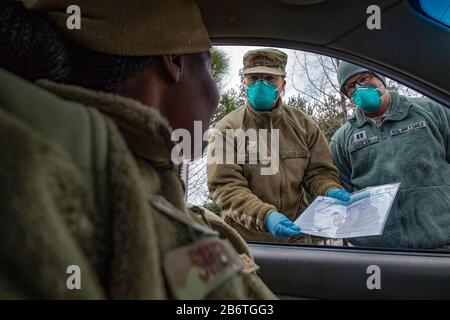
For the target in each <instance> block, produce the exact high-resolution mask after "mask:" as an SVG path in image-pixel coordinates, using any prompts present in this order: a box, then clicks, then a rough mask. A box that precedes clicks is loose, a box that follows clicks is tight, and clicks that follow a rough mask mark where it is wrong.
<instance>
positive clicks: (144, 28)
mask: <svg viewBox="0 0 450 320" xmlns="http://www.w3.org/2000/svg"><path fill="white" fill-rule="evenodd" d="M24 3H25V6H26V7H27V8H29V9H35V10H41V11H43V12H45V13H47V14H48V15H49V16H50V17H51V19H52V20H53V21H54V22H55V23H56V24H57V26H58V27H59V29H60V30H61V31H62V32H63V33H64V34H65V35H66V36H67V37H68V38H69V39H70V40H72V41H73V42H75V43H77V44H79V45H81V46H84V47H87V48H89V49H92V50H94V51H98V52H102V53H107V54H113V55H123V56H153V55H162V54H188V53H198V52H203V51H208V50H209V49H210V48H211V43H210V41H209V37H208V33H207V31H206V29H205V26H204V24H203V21H202V18H201V15H200V11H199V9H198V7H197V5H196V3H195V2H194V1H193V0H96V1H93V0H24ZM72 5H76V6H78V7H79V8H80V16H81V29H79V30H77V29H73V30H69V28H68V27H67V23H68V19H69V18H70V17H71V16H73V15H74V13H75V12H76V11H72V8H74V7H71V8H69V7H70V6H72ZM68 9H69V10H68ZM68 12H69V13H68Z"/></svg>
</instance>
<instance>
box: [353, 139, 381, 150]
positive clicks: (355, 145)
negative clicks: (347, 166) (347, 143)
mask: <svg viewBox="0 0 450 320" xmlns="http://www.w3.org/2000/svg"><path fill="white" fill-rule="evenodd" d="M375 143H378V137H377V136H375V137H371V138H369V139H366V140H363V141H359V142H354V143H353V144H352V146H351V147H350V152H354V151H356V150H359V149H361V148H364V147H367V146H370V145H371V144H375Z"/></svg>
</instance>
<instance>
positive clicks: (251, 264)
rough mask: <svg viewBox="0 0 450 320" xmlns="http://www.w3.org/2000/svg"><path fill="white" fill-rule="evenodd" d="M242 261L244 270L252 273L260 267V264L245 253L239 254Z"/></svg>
mask: <svg viewBox="0 0 450 320" xmlns="http://www.w3.org/2000/svg"><path fill="white" fill-rule="evenodd" d="M239 257H240V258H241V262H242V272H244V273H252V272H254V271H256V270H258V269H259V266H258V265H257V264H256V263H255V261H253V259H251V258H250V257H249V256H248V255H247V254H245V253H243V254H241V255H239Z"/></svg>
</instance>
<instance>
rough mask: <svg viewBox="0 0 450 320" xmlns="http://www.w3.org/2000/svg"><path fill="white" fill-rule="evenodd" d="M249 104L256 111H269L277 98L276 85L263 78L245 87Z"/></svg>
mask: <svg viewBox="0 0 450 320" xmlns="http://www.w3.org/2000/svg"><path fill="white" fill-rule="evenodd" d="M247 97H248V101H249V102H250V105H251V106H252V107H253V109H255V110H256V111H269V110H271V109H272V107H273V105H274V104H275V101H276V100H277V87H275V86H274V85H273V84H272V83H270V82H269V81H265V80H258V81H255V82H253V83H252V84H249V85H248V87H247Z"/></svg>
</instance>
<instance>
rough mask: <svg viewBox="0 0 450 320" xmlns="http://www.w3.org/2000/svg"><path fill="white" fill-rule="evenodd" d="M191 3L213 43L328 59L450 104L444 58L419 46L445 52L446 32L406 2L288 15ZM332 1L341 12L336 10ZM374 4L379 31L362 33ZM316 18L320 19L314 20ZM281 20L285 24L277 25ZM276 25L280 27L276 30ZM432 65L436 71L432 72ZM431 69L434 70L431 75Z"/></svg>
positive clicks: (269, 7)
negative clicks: (298, 52)
mask: <svg viewBox="0 0 450 320" xmlns="http://www.w3.org/2000/svg"><path fill="white" fill-rule="evenodd" d="M197 1H198V3H199V6H200V9H201V11H202V15H203V19H204V21H205V25H206V27H207V29H208V32H209V33H210V37H211V39H212V41H213V43H214V44H217V45H260V46H272V47H273V46H277V47H282V48H290V49H296V50H304V51H309V52H314V53H319V54H325V55H329V56H333V57H336V58H340V59H344V60H348V61H351V62H354V63H357V64H363V65H365V66H367V67H368V68H372V69H373V70H374V71H377V72H380V73H382V74H384V75H386V76H388V77H389V78H391V79H394V80H396V81H398V82H400V83H402V84H404V85H406V86H409V87H411V88H412V89H415V90H417V91H419V92H421V93H423V94H424V95H427V96H429V97H431V98H434V99H435V100H437V101H438V102H441V103H442V104H444V105H447V106H449V105H450V98H449V95H450V81H448V74H450V59H445V57H444V56H445V55H444V54H441V55H435V56H433V59H428V57H429V56H428V55H427V54H428V53H427V50H426V49H427V48H426V46H422V43H428V44H429V45H430V46H433V45H434V46H440V47H442V48H443V51H444V52H450V41H447V43H445V41H443V40H444V39H447V40H448V35H449V33H448V32H447V33H445V31H444V30H443V29H439V28H438V27H436V26H435V25H433V24H431V23H429V22H427V21H426V20H425V19H422V18H421V17H420V15H419V14H416V13H415V11H414V10H413V9H412V8H411V7H410V6H409V4H408V3H407V1H402V0H390V1H389V0H378V1H374V0H368V1H366V0H361V1H358V2H357V4H358V5H356V3H355V2H354V1H352V3H353V5H352V6H350V7H349V8H350V9H348V7H345V5H347V6H348V5H349V3H350V2H349V1H348V0H342V1H330V0H328V1H325V2H322V3H319V4H316V5H311V6H288V7H290V10H289V11H291V12H290V13H289V14H288V13H286V12H287V11H286V8H284V7H282V6H287V5H284V4H280V3H279V2H278V1H276V0H258V1H256V0H248V1H239V0H216V1H214V3H212V1H209V0H197ZM337 2H339V3H341V4H342V7H343V8H347V9H343V8H341V7H340V6H336V3H337ZM256 3H260V6H259V7H258V6H256ZM374 3H375V4H377V5H379V6H380V8H381V10H382V29H381V30H373V31H369V30H368V29H367V28H366V19H367V17H368V16H369V15H368V14H367V13H366V8H367V6H368V5H371V4H374ZM255 6H256V8H258V10H255V12H256V13H255V15H252V14H251V12H252V11H251V8H254V7H255ZM280 6H281V7H280ZM333 10H334V11H333ZM336 10H338V11H336ZM330 12H331V13H330ZM230 15H231V16H232V17H233V15H236V16H237V17H234V18H233V19H235V20H236V21H234V20H233V19H231V22H230V21H227V19H229V17H230ZM396 15H399V16H401V17H402V19H403V20H404V22H403V21H397V20H398V19H396ZM245 16H248V17H249V18H248V20H249V21H247V22H246V23H242V21H241V20H245V19H242V17H245ZM318 16H322V18H323V19H321V20H320V21H315V20H314V19H316V18H317V17H318ZM335 16H339V17H340V18H339V19H338V20H337V21H334V22H333V21H332V20H330V19H332V18H333V17H335ZM296 17H298V19H299V18H300V17H302V18H303V19H304V20H303V22H302V23H301V24H296V21H297V20H298V19H296ZM308 17H310V18H309V19H308ZM347 18H348V19H347ZM282 19H285V20H289V19H290V21H283V22H282V23H281V22H279V21H280V20H282ZM316 20H317V19H316ZM262 21H271V23H270V24H269V27H265V28H263V29H258V27H260V26H264V23H263V22H262ZM277 21H278V22H277ZM323 21H327V22H326V23H324V22H323ZM330 21H331V22H330ZM279 24H281V25H282V26H283V28H278V27H276V26H277V25H279ZM289 25H290V26H295V25H299V26H301V27H302V28H304V29H301V30H299V31H298V32H287V31H285V30H286V28H287V26H289ZM333 28H334V29H333ZM399 28H400V29H401V30H400V31H399V30H398V29H399ZM330 29H332V30H330ZM419 29H420V30H419ZM405 30H410V31H409V32H410V33H411V34H407V35H404V34H403V33H404V31H405ZM402 32H403V33H402ZM415 32H417V33H418V34H420V35H422V36H424V37H425V36H429V38H430V39H419V41H417V42H418V43H417V44H415V43H414V40H415V39H414V36H415V34H414V33H415ZM312 38H313V39H312ZM380 39H382V40H383V43H384V41H385V40H386V41H387V40H389V41H391V42H392V41H394V40H393V39H395V40H397V41H400V42H404V44H403V43H399V44H398V45H397V46H396V47H395V50H392V49H389V50H386V49H382V47H381V49H378V50H371V47H370V46H371V45H372V46H373V43H379V42H380ZM374 41H375V42H374ZM376 41H378V42H376ZM447 56H448V55H447ZM400 57H401V58H400ZM431 60H432V61H431ZM417 61H420V63H417ZM437 64H439V65H440V68H436V65H437ZM427 65H428V66H429V67H428V68H427ZM431 67H434V71H433V70H432V69H431Z"/></svg>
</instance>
